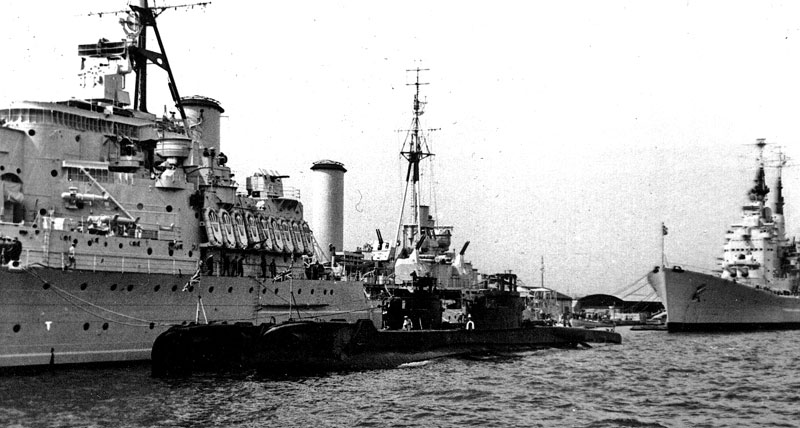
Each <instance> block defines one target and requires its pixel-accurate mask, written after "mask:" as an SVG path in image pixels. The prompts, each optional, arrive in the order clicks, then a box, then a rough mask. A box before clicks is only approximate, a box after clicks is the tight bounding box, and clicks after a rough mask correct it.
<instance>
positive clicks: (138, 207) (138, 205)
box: [136, 202, 144, 211]
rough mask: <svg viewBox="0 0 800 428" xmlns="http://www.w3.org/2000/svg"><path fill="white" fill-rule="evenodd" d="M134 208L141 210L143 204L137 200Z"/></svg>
mask: <svg viewBox="0 0 800 428" xmlns="http://www.w3.org/2000/svg"><path fill="white" fill-rule="evenodd" d="M136 209H137V210H139V211H141V210H143V209H144V204H143V203H141V202H139V203H138V204H136Z"/></svg>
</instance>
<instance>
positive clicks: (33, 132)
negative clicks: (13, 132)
mask: <svg viewBox="0 0 800 428" xmlns="http://www.w3.org/2000/svg"><path fill="white" fill-rule="evenodd" d="M28 135H30V136H31V137H33V136H34V135H36V130H35V129H29V130H28Z"/></svg>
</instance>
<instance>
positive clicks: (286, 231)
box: [278, 218, 295, 254]
mask: <svg viewBox="0 0 800 428" xmlns="http://www.w3.org/2000/svg"><path fill="white" fill-rule="evenodd" d="M278 227H279V228H280V230H281V232H282V233H283V235H282V236H283V252H284V253H289V254H291V253H293V252H294V247H295V245H294V238H292V229H291V227H290V226H289V221H288V220H286V219H285V218H284V219H280V221H279V222H278Z"/></svg>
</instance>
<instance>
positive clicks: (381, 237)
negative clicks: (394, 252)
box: [375, 229, 383, 249]
mask: <svg viewBox="0 0 800 428" xmlns="http://www.w3.org/2000/svg"><path fill="white" fill-rule="evenodd" d="M375 233H377V234H378V248H380V249H382V248H383V236H381V230H380V229H375Z"/></svg>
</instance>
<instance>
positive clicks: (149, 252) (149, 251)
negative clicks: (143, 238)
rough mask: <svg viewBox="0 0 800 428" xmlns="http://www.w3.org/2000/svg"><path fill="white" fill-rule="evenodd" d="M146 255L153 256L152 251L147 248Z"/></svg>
mask: <svg viewBox="0 0 800 428" xmlns="http://www.w3.org/2000/svg"><path fill="white" fill-rule="evenodd" d="M147 255H148V256H152V255H153V249H152V248H150V247H147Z"/></svg>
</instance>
